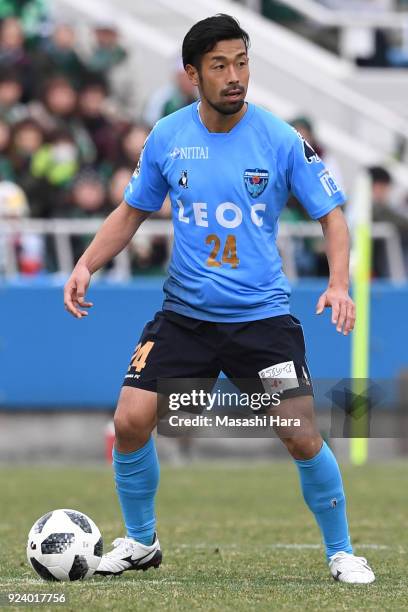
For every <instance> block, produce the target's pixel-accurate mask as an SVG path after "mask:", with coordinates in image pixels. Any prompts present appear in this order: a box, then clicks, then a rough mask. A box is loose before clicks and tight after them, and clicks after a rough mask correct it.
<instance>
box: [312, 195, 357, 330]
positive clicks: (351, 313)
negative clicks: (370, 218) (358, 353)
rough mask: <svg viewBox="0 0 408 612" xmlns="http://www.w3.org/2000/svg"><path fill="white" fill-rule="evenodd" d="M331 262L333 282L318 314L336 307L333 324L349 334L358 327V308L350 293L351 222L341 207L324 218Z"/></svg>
mask: <svg viewBox="0 0 408 612" xmlns="http://www.w3.org/2000/svg"><path fill="white" fill-rule="evenodd" d="M319 222H320V224H321V226H322V229H323V234H324V238H325V243H326V255H327V260H328V262H329V270H330V277H329V284H328V287H327V289H326V291H325V292H324V293H323V294H322V295H321V296H320V298H319V301H318V302H317V306H316V314H321V313H322V312H323V311H324V309H325V308H330V307H331V309H332V323H333V324H334V325H336V329H337V331H338V332H340V333H341V332H343V334H344V335H345V336H347V335H348V334H349V333H350V332H351V331H352V330H353V328H354V322H355V319H356V308H355V305H354V302H353V300H352V299H351V297H350V296H349V261H350V238H349V231H348V227H347V223H346V220H345V217H344V214H343V211H342V210H341V208H340V207H337V208H334V209H333V210H331V211H330V212H329V213H328V214H327V215H324V216H323V217H320V219H319Z"/></svg>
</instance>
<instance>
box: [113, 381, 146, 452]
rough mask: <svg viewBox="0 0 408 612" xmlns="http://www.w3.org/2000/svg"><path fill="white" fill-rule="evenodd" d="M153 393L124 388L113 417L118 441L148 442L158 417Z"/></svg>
mask: <svg viewBox="0 0 408 612" xmlns="http://www.w3.org/2000/svg"><path fill="white" fill-rule="evenodd" d="M146 393H147V394H148V395H146ZM152 395H153V394H150V393H148V392H143V391H142V392H140V390H137V391H136V390H135V389H125V388H124V389H122V393H121V396H120V399H119V403H118V407H117V409H116V412H115V416H114V419H113V422H114V425H115V437H116V440H117V441H119V442H120V441H125V440H126V441H128V440H134V441H138V442H139V444H144V443H145V442H147V440H148V439H149V437H150V434H151V432H152V430H153V429H154V427H155V425H156V418H157V417H156V408H155V404H154V402H153V401H152V397H151V396H152Z"/></svg>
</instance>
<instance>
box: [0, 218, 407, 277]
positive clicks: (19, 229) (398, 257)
mask: <svg viewBox="0 0 408 612" xmlns="http://www.w3.org/2000/svg"><path fill="white" fill-rule="evenodd" d="M102 222H103V219H46V220H43V219H25V220H9V221H5V220H0V277H1V275H3V276H4V277H6V278H11V277H13V276H15V275H16V274H17V273H18V263H17V257H16V252H15V240H14V238H15V236H21V235H22V234H27V235H33V234H34V235H40V236H51V237H52V239H53V241H54V249H55V255H56V264H57V268H58V270H57V271H58V272H60V273H63V274H66V275H68V274H70V272H71V270H72V268H73V266H74V263H75V262H74V255H73V249H72V243H71V237H72V236H87V235H92V234H95V233H96V232H97V230H98V228H99V227H100V225H101V224H102ZM371 235H372V238H373V239H374V240H382V241H383V243H384V246H385V256H386V258H387V264H388V270H389V276H390V279H391V280H392V281H394V282H402V281H404V280H406V274H405V268H404V257H403V250H402V245H401V240H400V236H399V234H398V230H397V228H396V227H395V226H394V225H393V224H392V223H373V224H372V228H371ZM153 236H160V237H164V238H166V240H167V241H168V247H169V248H168V253H170V252H171V245H172V240H173V224H172V222H171V221H170V220H162V219H148V220H147V221H145V222H144V223H143V225H142V226H141V227H140V229H139V230H138V232H137V234H136V236H135V238H134V239H133V240H134V241H135V242H137V241H138V240H139V239H140V238H143V239H144V238H148V237H153ZM307 238H314V239H322V230H321V226H320V224H319V223H315V222H308V221H305V222H299V223H284V222H282V223H280V224H279V235H278V247H279V250H280V253H281V257H282V261H283V267H284V270H285V272H286V274H287V276H288V277H289V278H290V279H291V280H295V279H297V278H298V270H297V265H296V258H295V240H296V239H307ZM1 251H2V252H1ZM112 276H113V278H115V279H117V280H127V279H129V278H130V277H131V263H130V249H129V248H127V249H125V250H124V251H123V252H122V253H120V254H119V255H118V256H117V257H116V258H115V260H114V269H113V274H112Z"/></svg>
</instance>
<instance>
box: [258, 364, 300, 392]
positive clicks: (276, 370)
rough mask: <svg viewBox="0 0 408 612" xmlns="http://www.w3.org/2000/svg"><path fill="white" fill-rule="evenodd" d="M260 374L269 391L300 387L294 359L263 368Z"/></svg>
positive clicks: (266, 389) (265, 387)
mask: <svg viewBox="0 0 408 612" xmlns="http://www.w3.org/2000/svg"><path fill="white" fill-rule="evenodd" d="M258 374H259V376H260V378H261V379H262V384H263V386H264V389H265V391H267V392H271V391H272V392H275V393H276V392H279V393H282V391H289V390H290V389H298V387H299V380H298V377H297V374H296V369H295V364H294V363H293V361H284V362H282V363H277V364H276V365H273V366H269V367H268V368H265V369H264V370H261V371H260V372H258Z"/></svg>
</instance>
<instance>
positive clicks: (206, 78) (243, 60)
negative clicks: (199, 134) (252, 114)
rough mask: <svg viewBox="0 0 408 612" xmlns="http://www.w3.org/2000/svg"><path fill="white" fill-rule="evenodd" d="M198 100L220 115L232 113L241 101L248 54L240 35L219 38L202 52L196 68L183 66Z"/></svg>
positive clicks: (244, 86)
mask: <svg viewBox="0 0 408 612" xmlns="http://www.w3.org/2000/svg"><path fill="white" fill-rule="evenodd" d="M186 70H187V74H188V76H189V77H190V80H191V82H192V83H193V84H194V85H196V86H197V87H198V88H199V90H200V95H201V99H202V100H206V102H208V104H209V105H210V106H212V108H214V109H215V110H216V111H218V112H219V113H220V114H222V115H234V114H235V113H237V112H239V111H240V110H241V108H242V107H243V105H244V101H245V96H246V92H247V89H248V81H249V67H248V55H247V52H246V48H245V43H244V41H243V40H241V39H236V40H235V39H234V40H222V41H220V42H219V43H217V44H216V46H215V47H214V49H212V50H211V51H209V52H208V53H206V54H205V55H203V57H202V60H201V66H200V70H199V71H198V70H197V69H196V68H194V67H193V66H191V65H188V66H187V67H186Z"/></svg>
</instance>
